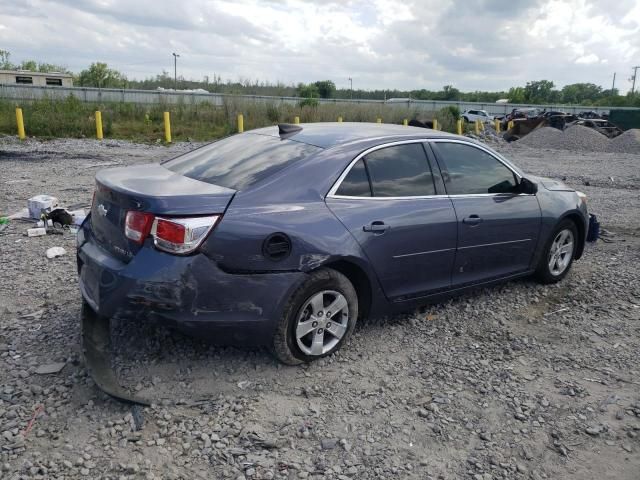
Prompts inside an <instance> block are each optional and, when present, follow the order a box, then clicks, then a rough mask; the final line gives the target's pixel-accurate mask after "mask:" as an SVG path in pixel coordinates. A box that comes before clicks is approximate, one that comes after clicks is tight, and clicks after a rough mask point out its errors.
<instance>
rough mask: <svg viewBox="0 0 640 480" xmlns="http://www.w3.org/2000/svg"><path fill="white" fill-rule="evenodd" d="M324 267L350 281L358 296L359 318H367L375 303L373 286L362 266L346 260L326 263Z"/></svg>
mask: <svg viewBox="0 0 640 480" xmlns="http://www.w3.org/2000/svg"><path fill="white" fill-rule="evenodd" d="M322 267H323V268H331V269H333V270H336V271H338V272H340V273H341V274H343V275H344V276H345V277H347V278H348V279H349V281H350V282H351V284H352V285H353V288H355V290H356V294H357V295H358V317H359V319H362V318H367V317H368V316H369V313H370V312H371V304H372V301H373V286H372V284H371V279H370V278H369V275H368V274H367V272H366V271H365V270H364V269H363V268H362V267H361V266H360V265H358V264H356V263H355V262H352V261H350V260H347V259H344V258H341V259H338V260H334V261H331V262H329V263H326V264H324V265H322Z"/></svg>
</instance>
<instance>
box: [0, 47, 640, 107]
mask: <svg viewBox="0 0 640 480" xmlns="http://www.w3.org/2000/svg"><path fill="white" fill-rule="evenodd" d="M0 70H29V71H34V72H54V71H55V72H64V73H69V74H72V75H73V77H74V84H75V85H77V86H85V87H98V88H130V89H142V90H154V89H157V88H159V87H160V88H166V89H171V88H177V89H179V90H196V89H202V90H206V91H208V92H212V93H227V94H239V95H268V96H288V97H293V96H298V97H303V98H305V99H308V100H307V102H308V103H309V104H313V101H314V99H317V98H338V99H348V98H353V99H373V100H388V99H390V98H411V99H415V100H450V101H463V102H487V103H493V102H496V101H497V100H500V99H507V100H508V101H509V102H510V103H527V104H537V105H543V104H573V105H576V104H580V105H593V106H634V107H640V94H639V93H638V92H636V93H635V94H631V93H630V92H629V93H627V94H626V95H620V92H619V91H618V89H611V88H609V89H604V88H602V87H601V86H599V85H596V84H594V83H588V82H584V83H573V84H570V85H565V86H564V87H562V88H556V86H555V84H554V83H553V82H552V81H551V80H536V81H531V82H527V83H526V84H525V85H524V86H518V87H512V88H510V89H509V90H508V91H497V92H489V91H474V92H462V91H460V90H459V89H457V88H455V87H454V86H453V85H445V86H444V87H443V88H442V89H441V90H426V89H415V90H397V89H394V90H389V89H384V90H379V89H378V90H365V89H357V90H351V89H349V88H336V85H335V83H334V82H333V81H332V80H320V81H316V82H312V83H299V84H297V85H293V84H291V85H286V84H284V83H281V82H277V83H270V82H264V81H259V80H250V79H243V78H240V79H238V80H236V81H232V80H226V81H225V80H223V79H222V78H221V77H220V76H219V75H215V74H214V75H213V76H211V77H209V76H205V77H204V78H203V79H202V80H189V79H185V78H183V77H179V78H178V79H177V82H176V81H175V79H174V77H173V76H171V75H170V74H169V72H167V71H164V70H163V71H162V73H161V74H159V75H155V76H153V77H149V78H146V79H144V80H134V79H128V78H127V77H126V75H124V74H123V73H121V72H119V71H118V70H116V69H113V68H110V67H109V66H108V65H107V64H106V63H103V62H95V63H92V64H91V65H90V66H89V67H88V68H86V69H85V70H82V71H81V72H79V73H77V74H74V73H73V72H70V71H69V70H68V69H67V68H65V67H63V66H60V65H54V64H49V63H39V62H36V61H34V60H26V61H22V62H21V63H18V64H16V63H12V62H11V61H10V53H9V52H8V51H6V50H0Z"/></svg>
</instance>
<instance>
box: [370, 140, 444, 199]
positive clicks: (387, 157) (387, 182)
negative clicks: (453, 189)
mask: <svg viewBox="0 0 640 480" xmlns="http://www.w3.org/2000/svg"><path fill="white" fill-rule="evenodd" d="M365 163H366V166H367V170H368V172H369V178H370V179H371V187H372V189H373V196H374V197H417V196H425V195H435V193H436V192H435V187H434V184H433V177H432V175H431V169H430V167H429V162H428V161H427V156H426V154H425V152H424V148H423V147H422V144H420V143H409V144H406V145H396V146H393V147H386V148H382V149H380V150H376V151H374V152H371V153H370V154H368V155H367V156H366V157H365Z"/></svg>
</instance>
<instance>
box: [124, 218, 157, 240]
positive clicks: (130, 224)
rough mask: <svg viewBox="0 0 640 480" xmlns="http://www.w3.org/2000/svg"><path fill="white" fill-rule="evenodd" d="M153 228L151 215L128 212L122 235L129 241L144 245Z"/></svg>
mask: <svg viewBox="0 0 640 480" xmlns="http://www.w3.org/2000/svg"><path fill="white" fill-rule="evenodd" d="M152 226H153V214H152V213H146V212H136V211H133V210H130V211H128V212H127V217H126V218H125V222H124V234H125V236H126V237H127V238H128V239H129V240H133V241H134V242H136V243H138V244H142V243H144V240H145V238H147V237H148V236H149V232H151V227H152Z"/></svg>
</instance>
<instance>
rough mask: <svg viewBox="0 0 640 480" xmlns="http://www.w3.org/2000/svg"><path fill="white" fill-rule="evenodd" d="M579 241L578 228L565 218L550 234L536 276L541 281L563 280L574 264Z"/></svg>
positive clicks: (553, 281)
mask: <svg viewBox="0 0 640 480" xmlns="http://www.w3.org/2000/svg"><path fill="white" fill-rule="evenodd" d="M577 242H578V229H577V228H576V224H575V223H573V222H572V221H571V220H563V221H562V222H560V223H559V224H558V226H557V227H556V228H555V229H554V230H553V232H552V233H551V235H549V240H547V244H546V245H545V247H544V250H543V252H542V256H541V257H540V261H539V263H538V267H537V269H536V273H535V278H536V279H537V280H538V281H539V282H540V283H545V284H548V283H556V282H559V281H560V280H562V279H563V278H564V277H565V276H566V275H567V273H569V270H570V269H571V265H572V264H573V257H574V255H575V253H576V248H577V246H578V245H577Z"/></svg>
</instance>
